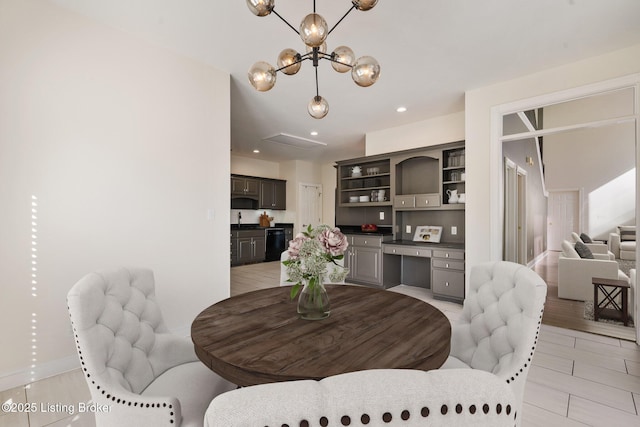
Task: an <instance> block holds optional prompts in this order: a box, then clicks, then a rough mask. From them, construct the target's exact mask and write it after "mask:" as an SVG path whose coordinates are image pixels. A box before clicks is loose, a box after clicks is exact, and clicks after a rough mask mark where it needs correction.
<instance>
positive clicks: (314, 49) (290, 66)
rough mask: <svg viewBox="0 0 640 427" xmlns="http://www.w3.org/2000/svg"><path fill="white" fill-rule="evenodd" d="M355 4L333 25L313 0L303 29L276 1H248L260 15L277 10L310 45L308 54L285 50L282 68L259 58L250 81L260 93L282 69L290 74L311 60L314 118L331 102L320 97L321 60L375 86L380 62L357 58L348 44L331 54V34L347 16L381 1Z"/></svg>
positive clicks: (365, 0)
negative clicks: (279, 8)
mask: <svg viewBox="0 0 640 427" xmlns="http://www.w3.org/2000/svg"><path fill="white" fill-rule="evenodd" d="M351 3H352V6H351V8H350V9H349V10H348V11H347V13H345V14H344V15H343V16H342V18H340V20H339V21H338V22H337V23H336V24H335V25H334V26H333V27H332V28H331V29H329V26H328V25H327V21H325V19H324V18H323V17H322V16H320V15H318V14H317V13H316V2H315V0H313V13H310V14H309V15H307V16H306V17H305V18H304V19H303V20H302V22H301V23H300V27H299V28H300V29H299V30H296V28H295V27H294V26H293V25H291V24H290V23H289V22H287V20H286V19H284V18H283V17H282V16H280V15H279V14H278V13H277V12H276V11H275V0H247V6H248V7H249V10H251V12H253V14H254V15H256V16H267V15H269V14H271V13H274V14H275V15H276V16H277V17H278V18H280V19H281V20H282V21H283V22H284V23H285V24H287V25H288V26H289V27H290V28H291V29H292V30H293V31H295V32H296V33H298V35H299V36H300V38H301V39H302V41H303V42H304V44H305V45H306V46H307V48H306V53H305V54H300V53H298V52H297V51H296V50H295V49H290V48H287V49H284V50H283V51H282V52H280V55H278V62H277V65H278V68H277V69H276V68H275V67H274V66H272V65H271V64H269V63H267V62H264V61H259V62H256V63H255V64H253V66H252V67H251V68H250V69H249V81H250V82H251V85H252V86H253V87H254V88H255V89H256V90H258V91H260V92H266V91H268V90H270V89H271V88H272V87H273V86H274V85H275V84H276V73H277V72H278V71H280V72H282V73H284V74H286V75H294V74H296V73H297V72H298V71H299V70H300V67H301V66H302V62H303V61H305V60H310V61H311V62H312V63H313V66H314V68H315V72H316V95H315V96H314V97H313V98H312V99H311V101H310V102H309V105H308V107H307V110H308V111H309V114H310V115H311V117H313V118H315V119H321V118H323V117H325V116H326V115H327V113H328V112H329V103H328V102H327V100H326V99H324V98H323V97H321V96H320V92H319V89H318V63H319V62H320V60H321V59H326V60H329V61H331V66H332V67H333V69H334V70H336V71H337V72H339V73H346V72H348V71H351V77H352V78H353V81H354V82H355V83H356V84H357V85H359V86H362V87H367V86H371V85H372V84H374V83H375V82H376V80H378V77H379V76H380V65H379V64H378V61H376V60H375V58H373V57H371V56H362V57H360V58H358V59H356V57H355V54H354V53H353V50H351V48H349V47H347V46H338V47H336V48H335V49H334V50H333V52H331V53H327V43H326V42H325V40H326V39H327V36H328V35H329V34H331V32H332V31H333V30H334V29H335V28H336V27H337V26H338V24H340V22H342V20H343V19H344V18H346V17H347V15H348V14H349V13H351V11H353V9H358V10H361V11H367V10H370V9H372V8H373V7H374V6H375V5H376V4H377V3H378V0H351Z"/></svg>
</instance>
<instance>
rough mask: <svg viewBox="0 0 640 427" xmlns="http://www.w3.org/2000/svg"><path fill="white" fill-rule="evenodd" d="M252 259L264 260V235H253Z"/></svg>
mask: <svg viewBox="0 0 640 427" xmlns="http://www.w3.org/2000/svg"><path fill="white" fill-rule="evenodd" d="M252 240H253V254H252V257H251V258H252V259H251V260H252V261H256V262H259V261H264V258H265V255H266V245H265V243H266V239H265V238H264V237H254V238H253V239H252Z"/></svg>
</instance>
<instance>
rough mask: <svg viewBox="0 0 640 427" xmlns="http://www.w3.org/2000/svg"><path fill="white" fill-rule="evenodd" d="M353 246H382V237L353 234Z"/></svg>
mask: <svg viewBox="0 0 640 427" xmlns="http://www.w3.org/2000/svg"><path fill="white" fill-rule="evenodd" d="M352 242H353V243H352V245H353V246H365V247H368V248H380V247H382V237H376V236H353V238H352Z"/></svg>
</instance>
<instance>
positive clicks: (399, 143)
mask: <svg viewBox="0 0 640 427" xmlns="http://www.w3.org/2000/svg"><path fill="white" fill-rule="evenodd" d="M464 138H465V133H464V111H460V112H458V113H454V114H449V115H446V116H440V117H434V118H431V119H428V120H423V121H420V122H415V123H409V124H408V125H404V126H398V127H395V128H390V129H384V130H380V131H376V132H369V133H367V135H366V147H365V153H366V154H365V155H367V156H373V155H375V154H382V153H390V152H393V151H401V150H409V149H411V148H422V147H429V146H432V145H438V144H445V143H447V142H454V141H462V140H463V139H464Z"/></svg>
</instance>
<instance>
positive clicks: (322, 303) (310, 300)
mask: <svg viewBox="0 0 640 427" xmlns="http://www.w3.org/2000/svg"><path fill="white" fill-rule="evenodd" d="M330 313H331V303H330V302H329V294H327V290H326V288H325V287H324V284H323V283H322V277H312V278H310V279H309V280H308V281H306V282H305V284H304V287H303V288H302V292H300V296H299V297H298V315H299V316H300V318H301V319H305V320H321V319H326V318H327V317H329V314H330Z"/></svg>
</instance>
